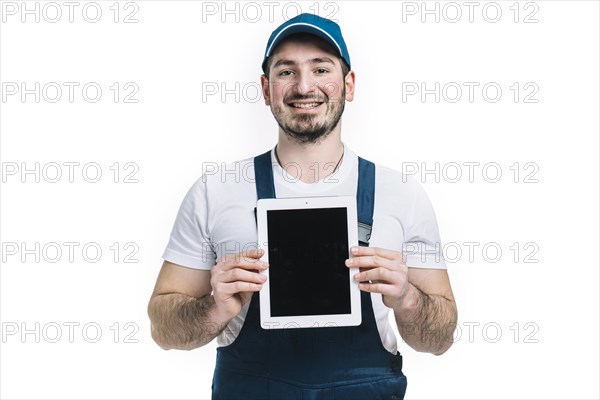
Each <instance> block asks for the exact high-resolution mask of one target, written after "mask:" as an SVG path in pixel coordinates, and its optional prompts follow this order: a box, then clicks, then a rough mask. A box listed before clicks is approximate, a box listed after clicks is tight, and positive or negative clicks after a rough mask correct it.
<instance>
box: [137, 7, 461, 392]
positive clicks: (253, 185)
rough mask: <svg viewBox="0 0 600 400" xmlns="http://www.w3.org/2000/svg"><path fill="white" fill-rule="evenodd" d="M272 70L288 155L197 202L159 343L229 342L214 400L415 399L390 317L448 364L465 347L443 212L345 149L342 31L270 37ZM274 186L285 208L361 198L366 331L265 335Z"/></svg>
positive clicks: (299, 22) (188, 207)
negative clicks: (443, 236)
mask: <svg viewBox="0 0 600 400" xmlns="http://www.w3.org/2000/svg"><path fill="white" fill-rule="evenodd" d="M262 68H263V72H264V75H262V76H261V84H262V88H263V96H264V99H265V103H266V105H267V106H269V107H270V108H271V111H272V113H273V116H274V117H275V120H276V121H277V123H278V124H279V133H278V141H277V145H276V146H275V147H274V148H273V149H271V150H269V151H268V152H266V153H264V154H262V155H260V156H257V157H253V158H248V159H245V160H241V161H238V162H237V163H238V165H237V166H226V167H225V169H226V170H227V171H232V170H234V168H236V167H237V169H235V170H238V171H242V170H247V169H246V167H248V166H253V168H254V171H255V172H256V173H255V176H256V179H255V180H254V181H247V180H243V179H242V180H240V179H237V177H236V178H232V177H231V175H230V174H229V175H228V174H224V175H221V174H219V173H217V174H211V175H210V176H207V175H203V176H202V177H201V178H200V179H198V181H197V182H196V183H195V184H194V185H193V186H192V188H191V189H190V191H189V192H188V193H187V195H186V197H185V199H184V201H183V203H182V205H181V208H180V210H179V213H178V215H177V219H176V221H175V225H174V227H173V231H172V233H171V238H170V241H169V243H168V245H167V248H166V250H165V252H164V254H163V258H164V260H165V261H164V263H163V266H162V269H161V271H160V274H159V276H158V279H157V283H156V287H155V289H154V292H153V294H152V297H151V300H150V304H149V306H148V311H149V315H150V319H151V322H152V336H153V338H154V340H155V341H156V342H157V343H158V344H159V345H160V346H161V347H163V348H165V349H193V348H197V347H200V346H203V345H204V344H206V343H208V342H210V341H211V340H213V339H214V338H215V337H216V338H217V341H218V344H219V347H218V351H217V362H216V367H215V373H214V378H213V398H215V399H221V398H226V399H232V398H244V399H268V398H273V399H281V398H289V399H293V398H298V399H304V398H310V399H324V398H327V399H332V398H333V399H337V398H339V399H379V398H386V399H393V398H396V399H400V398H403V397H404V394H405V392H406V377H405V376H404V374H403V373H402V356H401V355H400V353H399V352H398V346H397V342H398V340H397V337H396V335H395V334H394V331H393V329H392V327H391V326H390V322H389V321H390V319H389V317H388V316H389V313H390V312H392V313H393V316H394V319H395V322H396V325H397V327H398V330H399V332H400V334H401V336H402V338H403V339H404V341H405V342H406V343H407V344H408V345H409V346H411V347H412V348H414V349H415V350H417V351H422V352H429V353H433V354H437V355H439V354H442V353H444V352H445V351H446V350H448V348H449V347H450V346H451V345H452V335H453V332H454V327H455V326H456V315H457V311H456V304H455V302H454V297H453V294H452V289H451V287H450V282H449V278H448V274H447V271H446V265H445V263H444V260H443V257H442V256H441V254H440V253H439V252H440V249H441V245H440V238H439V233H438V227H437V222H436V218H435V214H434V212H433V208H432V206H431V204H430V202H429V199H428V198H427V195H426V194H425V192H424V191H423V189H422V188H421V186H420V185H419V184H418V183H417V182H415V181H414V180H412V179H410V178H407V177H404V176H402V175H401V174H400V173H399V172H397V171H394V170H392V169H389V168H386V167H384V166H380V165H375V164H373V163H371V162H369V161H366V160H364V159H362V158H360V157H358V156H357V155H356V154H355V153H354V152H353V151H352V150H351V149H349V148H348V147H347V146H346V145H345V144H344V143H343V142H342V140H341V129H342V126H341V125H342V123H341V116H342V114H343V111H344V106H345V102H346V101H349V102H350V101H352V100H353V98H354V85H355V73H354V71H352V70H351V63H350V56H349V53H348V49H347V47H346V44H345V42H344V39H343V37H342V34H341V30H340V28H339V26H338V25H337V24H336V23H334V22H332V21H330V20H327V19H324V18H321V17H318V16H315V15H312V14H301V15H299V16H298V17H296V18H294V19H291V20H289V21H287V22H285V23H284V24H282V25H281V26H279V27H278V28H277V29H276V30H275V31H274V32H273V34H272V35H271V37H270V39H269V41H268V43H267V49H266V52H265V56H264V61H263V65H262ZM251 169H252V168H251ZM271 172H272V173H271ZM228 176H229V177H230V178H229V179H227V177H228ZM265 187H266V188H272V191H273V193H272V196H273V197H274V196H275V194H276V196H277V197H308V196H339V195H345V196H348V195H350V196H357V198H360V199H362V201H359V210H358V214H359V220H360V221H359V227H358V230H359V239H360V240H361V242H362V243H361V244H362V246H358V247H355V248H352V249H351V253H352V257H351V258H349V259H348V260H347V261H346V265H347V266H348V267H353V268H355V267H358V268H360V272H359V273H357V274H355V276H354V279H356V280H357V281H358V282H360V283H359V288H360V289H361V308H362V315H363V320H362V323H361V325H360V326H356V327H328V328H313V329H288V330H285V329H284V330H265V329H262V328H261V327H260V318H259V307H258V292H259V291H260V290H261V288H262V287H263V285H265V283H266V282H265V280H266V278H265V277H264V275H262V274H258V273H256V272H257V271H261V270H265V269H266V268H268V267H269V266H268V265H267V264H266V263H264V262H262V261H259V258H260V257H261V256H262V250H260V249H257V248H256V242H257V230H256V221H255V216H254V208H255V207H256V202H257V199H259V198H264V197H265V191H264V188H265ZM361 219H362V220H361ZM290 229H293V227H290ZM436 244H437V245H436ZM249 245H250V246H249ZM252 245H254V246H252ZM232 249H235V250H232ZM406 249H409V250H410V251H407V252H403V250H406Z"/></svg>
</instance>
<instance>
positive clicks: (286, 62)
mask: <svg viewBox="0 0 600 400" xmlns="http://www.w3.org/2000/svg"><path fill="white" fill-rule="evenodd" d="M308 62H309V63H310V64H323V63H329V64H333V65H335V63H334V62H333V60H332V59H331V58H329V57H316V58H312V59H310V60H308ZM294 65H296V62H295V61H292V60H279V61H277V62H276V63H275V64H274V65H273V68H277V67H280V66H294Z"/></svg>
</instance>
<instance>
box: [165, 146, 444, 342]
mask: <svg viewBox="0 0 600 400" xmlns="http://www.w3.org/2000/svg"><path fill="white" fill-rule="evenodd" d="M274 154H275V153H274V149H271V161H272V165H273V178H274V182H275V193H276V195H277V197H278V198H282V197H309V196H340V195H346V196H356V189H357V181H358V157H357V155H356V154H355V153H354V152H353V151H351V150H350V149H349V148H348V147H347V146H346V145H344V157H343V159H342V162H341V164H340V166H339V168H338V170H337V171H336V172H335V173H334V174H332V175H330V176H328V177H327V178H325V179H323V180H321V181H319V182H316V183H310V184H309V183H304V182H302V181H300V180H297V179H295V178H293V177H292V176H290V175H288V172H287V171H289V173H290V174H293V172H294V171H293V170H292V168H294V167H293V166H288V167H287V171H286V170H284V169H283V168H281V166H280V165H279V164H278V163H277V161H276V159H275V155H274ZM331 168H333V165H332V166H331ZM375 171H376V172H375V207H374V211H373V227H372V232H371V238H370V240H369V246H373V247H381V248H386V249H391V250H397V251H404V252H405V254H406V265H407V266H409V267H413V268H436V269H445V268H446V264H445V262H444V258H443V256H442V251H441V249H442V245H441V241H440V236H439V230H438V226H437V222H436V218H435V214H434V211H433V208H432V206H431V203H430V201H429V198H428V197H427V194H426V193H425V191H424V190H423V188H422V187H421V185H420V184H419V183H418V182H416V181H415V180H414V179H413V178H412V177H409V176H405V175H402V174H401V173H400V172H398V171H395V170H392V169H390V168H387V167H383V166H380V165H376V168H375ZM256 200H257V196H256V186H255V183H254V157H251V158H247V159H244V160H241V161H237V162H232V163H228V164H222V165H221V167H220V168H217V169H215V170H211V171H206V172H205V173H204V174H203V175H202V176H201V177H200V178H199V179H198V180H197V181H196V182H195V183H194V184H193V185H192V187H191V188H190V190H189V191H188V193H187V194H186V196H185V198H184V199H183V202H182V204H181V207H180V209H179V213H178V214H177V218H176V220H175V225H174V227H173V231H172V232H171V237H170V240H169V243H168V245H167V248H166V249H165V252H164V253H163V258H164V259H165V260H167V261H169V262H172V263H174V264H178V265H182V266H184V267H188V268H195V269H203V270H210V269H211V268H212V267H213V266H214V265H215V264H216V263H217V260H218V259H220V258H221V257H223V256H225V255H228V254H236V253H239V252H241V251H243V250H245V249H249V248H256V247H257V241H258V238H257V229H256V220H255V217H254V208H255V207H256ZM371 300H372V303H373V312H374V314H375V320H376V321H377V328H378V330H379V334H380V336H381V342H382V344H383V345H384V347H385V348H386V349H387V350H388V351H390V352H392V353H395V352H396V350H397V342H396V336H395V334H394V331H393V330H392V327H391V326H390V323H389V319H388V314H389V308H387V307H386V306H385V305H384V304H383V301H382V298H381V295H379V294H374V293H372V294H371ZM248 305H249V304H246V306H245V307H244V308H242V311H241V312H240V314H239V315H238V316H237V317H235V318H234V319H233V320H232V321H231V322H230V323H229V325H228V326H227V328H226V329H224V330H223V332H221V334H220V335H219V336H218V337H217V343H218V345H219V346H227V345H229V344H231V343H232V342H233V341H234V340H235V338H236V337H237V335H238V333H239V331H240V329H241V326H242V325H243V321H244V318H245V316H246V313H247V310H248Z"/></svg>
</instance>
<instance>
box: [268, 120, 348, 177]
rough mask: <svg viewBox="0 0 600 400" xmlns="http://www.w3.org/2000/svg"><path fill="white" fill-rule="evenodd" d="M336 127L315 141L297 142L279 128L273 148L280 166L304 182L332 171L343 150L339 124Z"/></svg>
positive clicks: (336, 165) (338, 165) (324, 175)
mask: <svg viewBox="0 0 600 400" xmlns="http://www.w3.org/2000/svg"><path fill="white" fill-rule="evenodd" d="M337 128H338V129H334V131H333V132H331V133H330V134H329V135H327V137H326V138H325V139H323V140H321V141H319V142H317V143H299V142H298V141H296V140H294V139H292V138H290V137H289V136H288V135H287V134H285V133H284V132H283V131H281V130H280V131H279V140H278V142H277V147H276V149H275V150H276V155H277V157H278V158H279V160H278V162H279V163H280V165H281V167H282V168H283V169H285V171H286V172H287V174H288V175H290V176H291V177H293V178H294V179H300V180H301V181H302V182H305V183H315V182H318V181H320V180H322V179H324V178H326V177H327V176H329V175H331V174H332V173H334V172H335V170H337V169H338V168H339V167H340V165H341V161H342V157H343V152H344V145H343V143H342V141H341V139H340V130H339V125H338V127H337Z"/></svg>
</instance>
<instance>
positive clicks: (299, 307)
mask: <svg viewBox="0 0 600 400" xmlns="http://www.w3.org/2000/svg"><path fill="white" fill-rule="evenodd" d="M257 223H258V243H259V246H260V247H262V248H263V249H264V250H265V253H264V255H263V257H262V258H261V260H264V261H267V262H268V263H269V268H267V269H266V270H265V271H261V273H262V274H264V275H266V276H267V281H266V283H265V285H264V286H263V288H262V289H261V291H260V319H261V326H262V327H263V328H264V329H289V328H319V327H332V326H355V325H360V323H361V321H362V316H361V306H360V289H359V288H358V283H357V282H356V281H355V280H354V279H353V278H352V276H353V275H354V274H356V273H357V272H358V269H357V268H348V267H346V264H345V261H346V259H347V258H350V257H351V255H350V247H351V246H357V245H358V233H357V231H358V228H357V213H356V198H355V197H353V196H335V197H303V198H281V199H261V200H259V201H258V203H257Z"/></svg>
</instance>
